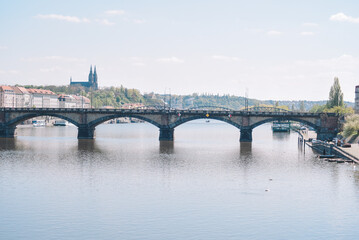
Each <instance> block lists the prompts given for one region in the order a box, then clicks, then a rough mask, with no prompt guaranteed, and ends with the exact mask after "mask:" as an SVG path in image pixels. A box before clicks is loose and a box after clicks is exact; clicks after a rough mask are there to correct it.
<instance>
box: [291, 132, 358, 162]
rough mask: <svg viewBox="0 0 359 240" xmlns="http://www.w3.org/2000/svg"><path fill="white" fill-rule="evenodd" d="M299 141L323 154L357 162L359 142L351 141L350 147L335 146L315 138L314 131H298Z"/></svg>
mask: <svg viewBox="0 0 359 240" xmlns="http://www.w3.org/2000/svg"><path fill="white" fill-rule="evenodd" d="M298 134H299V136H300V138H301V141H303V142H304V145H307V146H309V147H310V148H312V149H314V150H316V151H317V152H318V153H320V154H323V155H331V154H333V155H335V156H337V157H340V158H343V159H347V160H350V161H353V162H355V163H358V164H359V144H358V143H352V144H351V147H350V148H343V147H341V146H336V145H335V144H334V143H330V142H323V141H319V140H314V141H312V140H313V139H316V133H315V131H298ZM346 142H348V141H346Z"/></svg>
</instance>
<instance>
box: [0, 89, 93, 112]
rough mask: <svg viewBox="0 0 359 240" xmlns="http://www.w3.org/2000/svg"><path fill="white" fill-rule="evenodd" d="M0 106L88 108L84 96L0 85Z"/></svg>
mask: <svg viewBox="0 0 359 240" xmlns="http://www.w3.org/2000/svg"><path fill="white" fill-rule="evenodd" d="M0 107H9V108H12V107H17V108H58V107H60V108H90V107H91V102H90V99H88V98H87V97H84V96H75V95H64V94H61V95H57V94H55V93H54V92H52V91H50V90H44V89H26V88H23V87H12V86H0Z"/></svg>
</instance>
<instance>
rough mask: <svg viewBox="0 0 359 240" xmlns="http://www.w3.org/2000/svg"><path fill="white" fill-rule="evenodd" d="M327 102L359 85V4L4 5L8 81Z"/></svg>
mask: <svg viewBox="0 0 359 240" xmlns="http://www.w3.org/2000/svg"><path fill="white" fill-rule="evenodd" d="M91 64H93V65H97V70H98V77H99V85H100V87H105V86H120V85H121V84H122V85H123V86H125V87H129V88H137V89H139V90H140V91H141V92H152V91H154V92H158V93H164V92H165V91H166V92H167V93H168V92H169V91H170V90H169V89H171V92H172V93H177V94H188V93H193V92H197V93H205V92H208V93H215V94H216V93H220V94H234V95H241V96H243V95H244V94H245V91H246V89H248V93H249V97H251V98H257V99H278V100H299V99H308V100H322V99H323V100H324V99H327V98H328V93H329V89H330V86H331V85H332V83H333V79H334V77H335V76H337V77H339V80H340V84H341V86H342V90H343V92H344V98H345V100H348V101H354V88H355V85H359V2H358V1H357V0H353V1H349V0H341V1H330V0H302V1H298V0H296V1H291V0H286V1H284V0H282V1H279V0H278V1H270V0H251V1H248V0H246V1H241V0H232V1H226V0H221V1H210V0H196V1H194V0H191V1H187V0H181V1H169V0H168V1H158V0H152V1H144V0H143V1H136V0H127V1H115V0H113V1H104V0H102V1H89V0H87V1H74V0H71V1H67V0H61V1H49V0H46V1H16V0H12V1H5V0H0V84H7V85H14V84H16V83H18V84H34V85H44V84H45V85H49V84H55V85H67V84H69V79H70V76H72V78H73V80H87V75H88V72H89V68H90V65H91Z"/></svg>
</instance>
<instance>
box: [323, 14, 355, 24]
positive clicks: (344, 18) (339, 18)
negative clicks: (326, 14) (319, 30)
mask: <svg viewBox="0 0 359 240" xmlns="http://www.w3.org/2000/svg"><path fill="white" fill-rule="evenodd" d="M329 19H330V20H331V21H338V22H351V23H359V18H354V17H351V16H347V15H345V14H344V13H342V12H341V13H337V14H334V15H332V16H330V18H329Z"/></svg>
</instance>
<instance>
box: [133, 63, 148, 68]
mask: <svg viewBox="0 0 359 240" xmlns="http://www.w3.org/2000/svg"><path fill="white" fill-rule="evenodd" d="M132 65H133V66H136V67H143V66H146V64H145V63H143V62H135V63H132Z"/></svg>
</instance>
